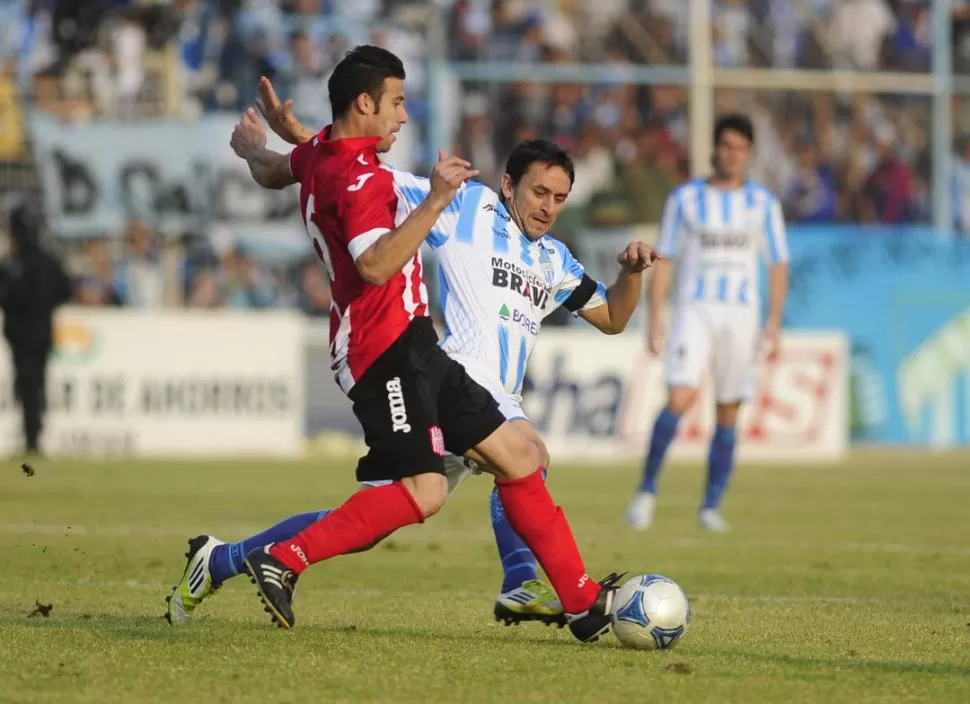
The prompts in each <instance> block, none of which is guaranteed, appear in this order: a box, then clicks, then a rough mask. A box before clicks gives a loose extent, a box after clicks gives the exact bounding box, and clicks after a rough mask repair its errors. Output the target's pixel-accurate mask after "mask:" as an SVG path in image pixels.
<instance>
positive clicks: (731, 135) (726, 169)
mask: <svg viewBox="0 0 970 704" xmlns="http://www.w3.org/2000/svg"><path fill="white" fill-rule="evenodd" d="M753 146H754V125H753V124H751V118H749V117H748V116H747V115H741V114H739V113H732V114H730V115H724V116H723V117H720V118H718V120H717V122H715V123H714V158H713V159H712V165H713V166H714V173H715V175H716V176H717V177H718V178H722V179H730V180H741V179H743V178H744V175H745V173H746V172H747V170H748V164H749V163H750V161H751V148H752V147H753Z"/></svg>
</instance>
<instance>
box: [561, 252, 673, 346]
mask: <svg viewBox="0 0 970 704" xmlns="http://www.w3.org/2000/svg"><path fill="white" fill-rule="evenodd" d="M657 259H659V255H658V254H657V252H656V251H655V250H654V249H653V247H650V246H649V245H647V244H645V243H643V242H633V243H632V244H630V245H627V247H626V249H624V250H623V251H622V252H620V254H619V255H617V257H616V261H617V262H618V263H619V265H620V273H619V275H618V276H617V277H616V282H615V283H614V284H613V285H612V286H610V288H609V289H608V290H607V292H606V303H604V304H603V305H601V306H597V307H596V308H590V309H588V310H583V311H580V313H579V315H580V317H582V318H583V320H585V321H586V322H588V323H589V324H590V325H592V326H593V327H595V328H596V329H598V330H600V331H601V332H604V333H606V334H607V335H618V334H619V333H621V332H623V331H624V330H626V326H627V323H629V322H630V318H631V317H632V316H633V311H635V310H636V308H637V303H639V302H640V298H641V297H642V295H643V272H644V271H646V270H647V269H649V268H650V267H651V266H652V265H653V263H654V262H655V261H656V260H657Z"/></svg>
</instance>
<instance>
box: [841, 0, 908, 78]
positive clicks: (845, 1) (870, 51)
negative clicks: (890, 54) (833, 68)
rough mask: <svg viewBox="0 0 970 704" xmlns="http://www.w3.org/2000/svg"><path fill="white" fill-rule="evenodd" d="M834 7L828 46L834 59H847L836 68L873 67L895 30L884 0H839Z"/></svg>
mask: <svg viewBox="0 0 970 704" xmlns="http://www.w3.org/2000/svg"><path fill="white" fill-rule="evenodd" d="M834 6H835V10H834V12H833V14H832V24H831V27H830V30H829V31H830V36H829V38H830V40H831V47H832V50H833V52H834V53H835V55H836V57H837V58H838V59H841V60H842V61H847V62H848V65H845V66H837V67H838V68H856V69H859V70H862V71H875V70H877V69H878V68H879V67H880V65H881V64H882V63H884V62H883V61H882V59H883V57H884V56H885V55H886V51H887V47H886V43H887V40H888V39H889V37H890V36H891V35H892V33H893V32H894V31H895V29H896V18H895V17H894V16H893V13H892V12H891V11H890V9H889V7H888V6H887V5H886V2H885V0H841V2H836V3H835V5H834Z"/></svg>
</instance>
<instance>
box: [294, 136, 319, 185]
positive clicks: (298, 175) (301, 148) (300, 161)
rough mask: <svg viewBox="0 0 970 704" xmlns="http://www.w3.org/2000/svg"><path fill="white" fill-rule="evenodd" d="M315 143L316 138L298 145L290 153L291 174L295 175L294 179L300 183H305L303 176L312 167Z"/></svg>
mask: <svg viewBox="0 0 970 704" xmlns="http://www.w3.org/2000/svg"><path fill="white" fill-rule="evenodd" d="M314 142H316V138H314V139H311V140H310V141H308V142H303V143H302V144H298V145H296V147H294V148H293V149H292V150H291V151H290V173H291V174H293V178H295V179H296V180H297V182H299V183H302V182H303V175H304V174H305V173H306V170H307V167H308V166H309V165H310V157H311V156H312V155H313V143H314Z"/></svg>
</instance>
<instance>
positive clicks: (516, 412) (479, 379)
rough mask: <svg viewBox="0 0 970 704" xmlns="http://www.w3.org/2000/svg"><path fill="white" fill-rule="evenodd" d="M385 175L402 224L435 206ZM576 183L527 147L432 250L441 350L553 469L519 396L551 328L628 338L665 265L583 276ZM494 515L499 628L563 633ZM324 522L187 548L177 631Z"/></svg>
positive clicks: (422, 192)
mask: <svg viewBox="0 0 970 704" xmlns="http://www.w3.org/2000/svg"><path fill="white" fill-rule="evenodd" d="M260 92H261V93H262V95H263V99H264V101H265V102H264V103H263V104H261V109H262V112H263V115H264V116H265V117H266V118H267V121H268V122H269V124H270V126H271V127H272V128H273V130H274V131H275V132H276V133H277V134H278V135H279V136H280V137H282V138H283V139H284V140H286V141H288V142H290V143H292V144H299V143H301V142H304V141H307V140H310V139H313V138H314V137H315V136H316V133H314V132H312V131H310V130H307V129H306V128H304V127H303V126H302V125H300V124H299V122H298V121H296V119H295V118H294V117H292V114H291V113H290V104H289V103H287V105H285V106H284V105H281V104H280V103H279V100H278V98H276V96H275V92H273V90H272V86H271V85H270V84H269V82H268V81H267V80H266V79H264V80H263V82H262V83H261V86H260ZM383 168H386V169H389V170H391V171H393V184H394V190H395V194H396V196H397V197H396V199H395V202H396V207H397V208H398V210H399V214H406V213H407V212H409V211H411V210H413V209H414V208H416V207H417V206H418V205H419V204H420V203H422V202H423V201H424V200H425V199H426V198H427V196H428V192H429V189H430V182H429V181H428V179H425V178H419V177H417V176H414V175H413V174H409V173H407V172H403V171H399V170H395V169H390V167H388V166H384V167H383ZM573 179H574V168H573V162H572V159H571V158H570V156H569V154H568V153H567V152H566V151H565V150H563V149H562V148H560V147H558V146H556V145H555V144H553V143H552V142H548V141H546V140H533V141H529V142H523V143H522V144H520V145H518V146H517V147H516V148H515V149H514V150H513V152H512V154H511V155H510V156H509V159H508V162H507V164H506V173H505V174H504V175H503V177H502V185H501V189H500V192H499V193H496V192H495V191H494V190H492V189H491V188H488V187H487V186H484V185H482V184H480V183H474V182H468V183H466V184H464V185H463V186H462V187H461V188H460V189H459V191H458V194H457V195H456V197H455V199H454V200H453V201H452V203H451V205H450V206H449V207H448V208H447V209H446V210H445V211H444V212H443V213H442V215H441V216H440V217H439V218H438V220H437V221H436V223H435V225H434V227H433V228H432V229H431V231H430V233H429V235H428V238H427V240H426V242H427V244H428V246H430V247H432V248H434V249H436V250H437V252H438V261H439V265H440V269H439V288H440V291H439V295H440V299H441V300H440V303H441V309H442V312H443V314H444V319H445V336H444V339H443V340H442V341H441V343H440V344H441V346H442V348H443V349H444V350H445V351H446V352H447V353H448V355H449V356H450V357H452V358H453V359H455V360H457V361H459V362H461V364H462V365H463V366H464V367H465V370H466V372H467V374H468V376H470V377H471V378H472V379H473V380H474V381H475V382H476V383H478V384H479V385H480V386H482V387H484V388H485V389H486V390H487V391H488V392H489V393H491V394H492V396H493V397H494V398H495V400H496V401H497V402H498V405H499V408H500V409H501V411H502V412H503V413H504V415H505V416H506V418H507V419H508V420H509V421H510V422H511V423H513V424H514V425H515V426H516V427H517V429H519V430H520V432H522V433H523V434H525V435H526V436H527V437H529V438H530V439H531V440H532V442H533V443H534V444H535V445H536V446H537V447H538V448H539V449H540V452H541V454H542V455H543V460H544V462H543V466H544V467H546V468H548V466H549V456H548V451H547V450H546V447H545V444H544V443H543V441H542V438H541V437H540V436H539V434H538V432H537V431H536V429H535V428H534V427H533V426H532V424H531V423H530V422H529V419H528V418H527V417H526V415H525V413H524V412H523V410H522V406H521V396H520V394H521V390H522V382H523V378H524V376H525V369H526V363H527V362H528V359H529V356H530V355H531V353H532V350H533V348H534V346H535V343H536V337H537V335H538V334H539V330H540V328H541V325H542V320H543V319H544V318H545V317H546V316H548V315H549V314H550V313H552V312H553V311H554V310H555V309H556V308H559V307H564V308H566V309H567V310H568V311H570V312H571V313H573V314H575V315H577V316H579V317H581V318H583V319H584V320H586V321H587V322H588V323H590V324H591V325H593V326H594V327H596V328H597V329H599V330H600V331H602V332H604V333H606V334H615V333H619V332H622V331H623V330H624V329H625V327H626V324H627V323H628V322H629V319H630V316H631V315H632V314H633V311H634V310H635V309H636V306H637V304H638V302H639V300H640V297H641V294H642V278H643V272H644V271H645V270H646V269H647V268H649V267H650V266H651V264H653V262H654V260H655V258H656V254H655V252H654V250H653V249H652V248H651V247H649V246H647V245H646V244H644V243H643V242H634V243H631V244H630V245H628V246H627V247H626V248H625V249H624V250H623V251H622V252H621V253H620V254H619V255H618V256H617V263H618V264H619V268H620V271H619V274H618V276H617V278H616V281H615V283H614V284H613V285H612V286H610V287H609V288H607V287H606V286H605V285H604V284H603V283H600V282H597V281H595V280H593V279H592V278H591V277H590V276H589V275H588V274H586V271H585V269H584V268H583V266H582V264H580V263H579V262H578V261H577V260H576V259H575V258H574V257H573V255H572V254H571V253H570V251H569V249H568V248H567V247H566V246H565V245H564V244H563V243H562V242H559V241H558V240H556V239H555V238H553V237H551V236H549V235H548V234H547V233H548V231H549V229H550V228H551V227H552V226H553V224H554V223H555V221H556V218H557V217H558V216H559V213H560V212H561V211H562V209H563V207H564V206H565V202H566V198H567V197H568V195H569V191H570V190H571V189H572V184H573ZM484 461H485V460H484V459H483V458H482V457H480V456H476V455H475V454H473V453H469V457H468V458H467V459H466V458H462V457H454V456H446V457H445V467H446V473H447V479H448V490H449V493H450V492H451V491H453V490H454V489H455V487H457V486H458V485H459V484H460V483H461V482H462V480H464V479H465V478H466V477H467V476H468V475H469V474H471V473H473V472H474V471H476V464H481V463H483V462H484ZM379 483H381V482H372V483H370V484H371V485H374V484H379ZM490 512H491V519H492V527H493V530H494V533H495V540H496V544H497V547H498V553H499V557H500V559H501V563H502V569H503V573H504V577H503V583H502V586H501V589H500V591H499V596H498V598H497V599H496V603H495V607H494V614H495V617H496V619H498V620H500V621H504V622H505V623H506V624H512V623H519V622H523V621H540V622H544V623H552V624H558V625H565V624H566V617H565V614H564V613H563V608H562V604H561V603H560V600H559V599H558V598H557V596H556V594H555V592H553V591H552V590H551V589H550V588H549V587H548V586H547V585H546V584H544V583H543V582H541V581H540V580H539V579H538V561H537V559H536V556H535V555H534V554H533V553H532V551H531V550H530V549H529V548H528V547H527V546H526V544H525V542H524V541H523V540H522V538H521V537H519V535H517V534H516V532H515V531H514V530H513V529H512V527H511V525H510V524H509V522H508V520H507V519H506V515H505V510H504V507H503V506H502V502H501V500H500V499H499V495H498V492H497V491H493V492H492V495H491V500H490ZM326 513H327V511H326V510H325V511H323V512H319V511H313V512H310V513H305V514H300V515H297V516H293V517H291V518H288V519H286V520H284V521H282V522H281V523H278V524H277V525H275V526H272V527H271V528H269V529H268V530H266V531H264V532H262V533H259V534H257V535H254V536H251V537H248V538H246V539H244V540H241V541H236V542H233V543H223V542H222V541H219V540H218V539H216V538H215V537H213V536H198V537H197V538H195V539H193V540H192V541H190V545H189V552H188V553H187V555H186V557H187V558H188V560H187V563H186V567H185V570H184V573H183V576H182V579H181V581H180V582H179V584H177V585H176V586H175V588H174V589H173V591H172V594H171V596H170V597H169V608H168V613H167V618H168V620H169V622H170V623H172V624H181V623H185V622H187V621H189V620H190V619H191V617H192V614H193V612H194V610H195V609H196V608H197V607H198V606H199V605H200V604H201V603H202V601H204V600H205V599H206V598H208V597H209V596H210V595H211V594H213V593H214V592H215V591H216V590H217V589H218V588H219V586H220V585H221V584H222V583H224V582H225V581H226V580H228V579H230V578H231V577H234V576H236V575H238V574H239V573H240V571H241V569H242V562H243V557H244V556H245V555H246V554H248V553H249V552H250V551H251V550H254V549H256V548H259V547H262V546H265V545H268V544H271V543H275V542H279V541H281V540H287V539H289V538H290V537H291V536H293V535H294V534H295V533H297V532H299V531H301V530H303V528H305V527H306V526H307V525H309V524H312V523H313V522H315V521H316V520H318V519H319V518H320V517H321V516H323V515H326Z"/></svg>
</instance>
